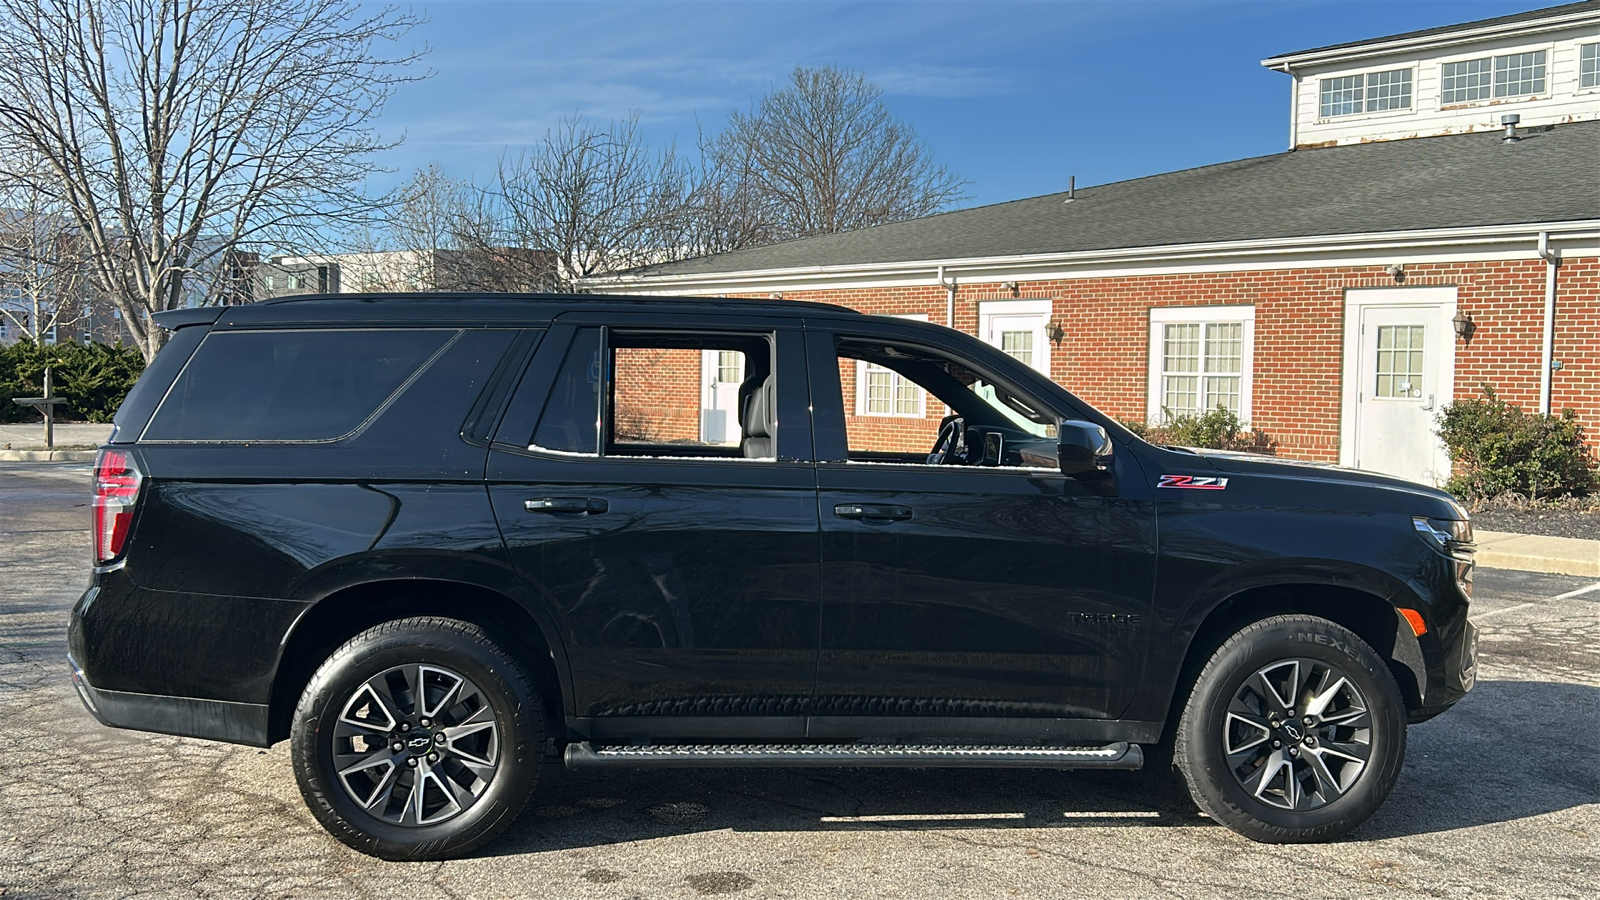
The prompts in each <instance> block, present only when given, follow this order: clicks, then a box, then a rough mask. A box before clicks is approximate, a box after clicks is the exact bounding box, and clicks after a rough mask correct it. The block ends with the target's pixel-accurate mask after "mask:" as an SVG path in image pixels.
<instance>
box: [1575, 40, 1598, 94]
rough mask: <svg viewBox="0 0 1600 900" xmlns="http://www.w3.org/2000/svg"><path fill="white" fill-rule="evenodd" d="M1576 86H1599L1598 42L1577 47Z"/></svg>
mask: <svg viewBox="0 0 1600 900" xmlns="http://www.w3.org/2000/svg"><path fill="white" fill-rule="evenodd" d="M1578 87H1579V88H1594V87H1600V44H1584V45H1583V46H1581V47H1579V48H1578Z"/></svg>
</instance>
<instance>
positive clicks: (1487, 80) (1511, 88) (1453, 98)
mask: <svg viewBox="0 0 1600 900" xmlns="http://www.w3.org/2000/svg"><path fill="white" fill-rule="evenodd" d="M1544 63H1545V51H1543V50H1533V51H1530V52H1528V53H1508V54H1506V55H1504V56H1485V57H1482V58H1480V59H1465V60H1462V61H1460V62H1448V63H1445V64H1444V67H1443V69H1442V70H1441V72H1440V76H1441V80H1442V85H1441V93H1440V95H1439V102H1440V103H1441V104H1443V105H1445V106H1452V105H1454V104H1458V103H1475V102H1477V101H1479V100H1488V99H1490V98H1494V99H1503V98H1507V97H1529V96H1532V95H1534V94H1542V93H1544Z"/></svg>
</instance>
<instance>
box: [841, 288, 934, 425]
mask: <svg viewBox="0 0 1600 900" xmlns="http://www.w3.org/2000/svg"><path fill="white" fill-rule="evenodd" d="M890 318H895V319H907V320H910V321H912V322H926V321H928V314H927V313H911V314H908V315H900V316H891V317H890ZM869 369H882V370H883V371H885V372H888V373H889V411H888V412H868V411H867V371H868V370H869ZM902 384H909V385H911V386H912V387H914V388H916V389H917V411H916V412H914V413H903V412H895V410H894V407H895V398H897V397H898V396H899V394H900V386H901V385H902ZM855 414H856V415H858V416H871V417H873V418H875V419H925V418H927V417H928V392H927V391H925V390H923V389H922V387H921V386H920V385H918V384H917V383H916V382H914V381H912V380H911V379H909V378H907V377H905V376H904V375H901V374H900V373H899V372H896V371H895V370H893V369H890V368H888V367H886V366H874V365H873V364H872V363H869V362H867V361H866V360H864V359H858V360H856V412H855Z"/></svg>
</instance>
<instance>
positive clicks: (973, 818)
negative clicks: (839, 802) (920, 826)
mask: <svg viewBox="0 0 1600 900" xmlns="http://www.w3.org/2000/svg"><path fill="white" fill-rule="evenodd" d="M1025 818H1027V813H1019V812H1015V813H904V814H900V815H881V816H822V817H821V820H822V821H824V822H842V823H853V822H982V821H988V820H991V819H1025Z"/></svg>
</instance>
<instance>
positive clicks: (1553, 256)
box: [1539, 231, 1561, 416]
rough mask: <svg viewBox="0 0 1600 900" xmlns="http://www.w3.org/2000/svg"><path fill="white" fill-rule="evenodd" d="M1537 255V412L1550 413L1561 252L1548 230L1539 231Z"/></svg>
mask: <svg viewBox="0 0 1600 900" xmlns="http://www.w3.org/2000/svg"><path fill="white" fill-rule="evenodd" d="M1539 256H1540V258H1542V259H1543V260H1544V265H1545V269H1544V340H1543V341H1542V342H1541V346H1540V348H1539V412H1541V413H1543V414H1545V415H1547V416H1548V415H1550V409H1551V403H1550V389H1551V383H1550V382H1551V376H1552V375H1553V374H1554V373H1553V372H1552V371H1551V370H1552V368H1553V367H1554V365H1555V355H1556V267H1557V266H1559V265H1561V253H1560V251H1557V250H1555V249H1554V248H1552V247H1551V246H1550V234H1549V232H1545V231H1541V232H1539Z"/></svg>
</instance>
